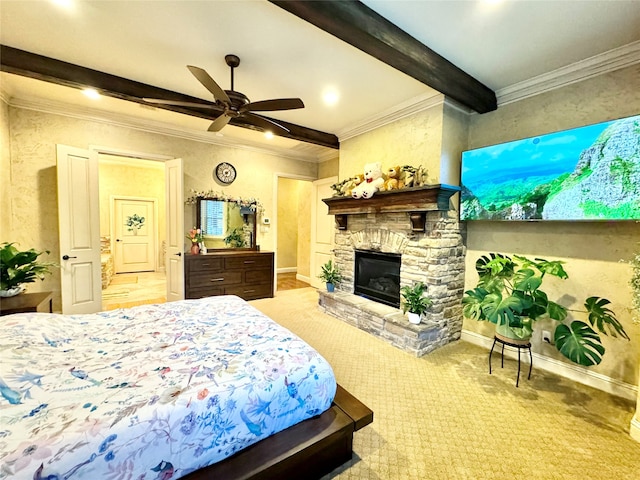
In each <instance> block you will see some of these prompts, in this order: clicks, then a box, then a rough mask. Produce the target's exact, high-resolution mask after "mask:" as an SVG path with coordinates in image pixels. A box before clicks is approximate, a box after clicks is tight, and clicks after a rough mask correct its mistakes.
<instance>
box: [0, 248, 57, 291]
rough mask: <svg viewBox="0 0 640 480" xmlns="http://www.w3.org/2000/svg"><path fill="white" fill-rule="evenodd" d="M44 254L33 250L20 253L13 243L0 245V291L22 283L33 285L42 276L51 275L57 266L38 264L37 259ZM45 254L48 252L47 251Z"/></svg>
mask: <svg viewBox="0 0 640 480" xmlns="http://www.w3.org/2000/svg"><path fill="white" fill-rule="evenodd" d="M43 253H45V252H38V251H36V250H34V249H33V248H32V249H30V250H25V251H22V252H21V251H20V250H18V249H17V248H16V247H14V243H7V242H4V243H2V244H1V245H0V290H10V289H12V288H15V287H17V286H20V285H22V284H24V283H33V282H35V281H36V279H40V280H44V275H45V274H47V273H51V268H52V267H56V266H57V265H56V264H55V263H52V262H39V261H38V257H39V256H40V255H42V254H43ZM46 253H47V254H49V253H50V252H49V251H48V250H47V251H46Z"/></svg>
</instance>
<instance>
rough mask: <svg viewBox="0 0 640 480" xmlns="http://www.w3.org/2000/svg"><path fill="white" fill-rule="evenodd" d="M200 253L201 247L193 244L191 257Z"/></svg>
mask: <svg viewBox="0 0 640 480" xmlns="http://www.w3.org/2000/svg"><path fill="white" fill-rule="evenodd" d="M199 253H200V246H199V245H198V244H197V243H192V244H191V255H198V254H199Z"/></svg>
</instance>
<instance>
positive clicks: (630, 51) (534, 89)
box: [496, 41, 640, 107]
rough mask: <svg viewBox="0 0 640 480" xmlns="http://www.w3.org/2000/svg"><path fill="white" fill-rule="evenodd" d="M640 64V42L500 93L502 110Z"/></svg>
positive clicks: (498, 94)
mask: <svg viewBox="0 0 640 480" xmlns="http://www.w3.org/2000/svg"><path fill="white" fill-rule="evenodd" d="M636 63H640V41H636V42H632V43H629V44H627V45H624V46H622V47H619V48H614V49H613V50H609V51H607V52H604V53H601V54H599V55H594V56H593V57H589V58H587V59H585V60H581V61H579V62H576V63H572V64H570V65H567V66H565V67H561V68H558V69H556V70H553V71H551V72H547V73H544V74H542V75H538V76H537V77H533V78H530V79H528V80H525V81H523V82H519V83H515V84H513V85H510V86H508V87H505V88H501V89H500V90H497V91H496V96H497V98H498V107H501V106H503V105H507V104H509V103H513V102H517V101H519V100H524V99H525V98H529V97H533V96H534V95H538V94H540V93H544V92H548V91H551V90H555V89H556V88H560V87H564V86H566V85H571V84H572V83H577V82H580V81H582V80H586V79H588V78H591V77H595V76H598V75H602V74H603V73H608V72H613V71H615V70H619V69H621V68H625V67H629V66H631V65H635V64H636Z"/></svg>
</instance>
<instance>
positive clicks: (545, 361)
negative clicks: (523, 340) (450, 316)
mask: <svg viewBox="0 0 640 480" xmlns="http://www.w3.org/2000/svg"><path fill="white" fill-rule="evenodd" d="M460 339H461V340H464V341H465V342H469V343H473V344H474V345H478V346H481V347H484V348H486V349H487V350H491V345H492V344H493V339H492V338H489V337H485V336H484V335H480V334H479V333H476V332H470V331H468V330H463V331H462V334H461V336H460ZM504 355H505V357H509V358H518V356H517V353H516V351H515V350H511V349H510V348H508V347H507V348H505V351H504ZM532 356H533V367H534V371H535V369H536V368H539V369H542V370H546V371H548V372H551V373H555V374H556V375H560V376H562V377H566V378H568V379H569V380H572V381H574V382H578V383H582V384H584V385H588V386H590V387H593V388H597V389H598V390H602V391H604V392H607V393H610V394H611V395H616V396H618V397H622V398H626V399H627V400H632V401H636V399H637V398H638V387H637V386H635V385H631V384H629V383H626V382H621V381H619V380H615V379H613V378H611V377H607V376H606V375H602V374H600V373H596V372H593V371H591V370H589V369H588V368H585V367H581V366H579V365H572V364H569V363H565V362H561V361H559V360H556V359H554V358H549V357H545V356H544V355H540V354H539V353H532ZM636 422H637V420H636ZM637 428H640V422H638V425H637ZM637 433H638V435H640V430H639V431H638V432H637Z"/></svg>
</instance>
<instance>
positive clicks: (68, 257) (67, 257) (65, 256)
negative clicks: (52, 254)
mask: <svg viewBox="0 0 640 480" xmlns="http://www.w3.org/2000/svg"><path fill="white" fill-rule="evenodd" d="M70 258H78V257H70V256H69V255H63V256H62V259H63V260H69V259H70Z"/></svg>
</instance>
